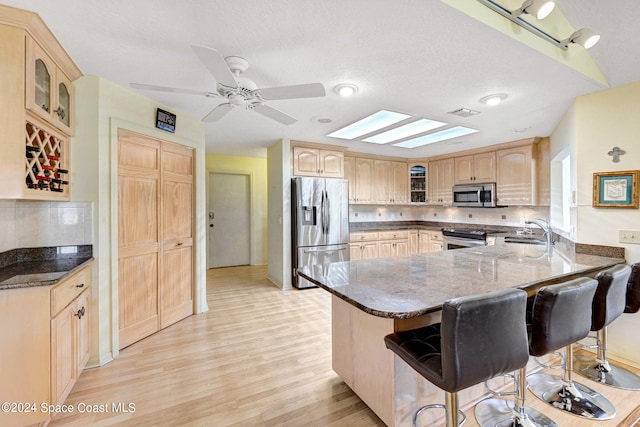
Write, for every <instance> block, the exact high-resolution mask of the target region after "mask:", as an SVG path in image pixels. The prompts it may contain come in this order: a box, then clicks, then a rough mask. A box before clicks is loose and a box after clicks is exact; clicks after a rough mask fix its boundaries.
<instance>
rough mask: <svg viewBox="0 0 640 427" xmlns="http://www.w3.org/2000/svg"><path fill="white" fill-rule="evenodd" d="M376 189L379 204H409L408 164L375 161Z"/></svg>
mask: <svg viewBox="0 0 640 427" xmlns="http://www.w3.org/2000/svg"><path fill="white" fill-rule="evenodd" d="M374 188H375V191H376V202H378V203H407V202H408V199H409V197H408V172H407V164H406V163H404V162H396V161H388V160H375V161H374Z"/></svg>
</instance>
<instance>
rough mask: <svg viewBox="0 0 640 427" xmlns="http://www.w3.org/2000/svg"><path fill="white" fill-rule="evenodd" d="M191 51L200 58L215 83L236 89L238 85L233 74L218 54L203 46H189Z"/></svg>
mask: <svg viewBox="0 0 640 427" xmlns="http://www.w3.org/2000/svg"><path fill="white" fill-rule="evenodd" d="M191 47H192V48H193V50H194V51H195V52H196V55H198V58H200V61H202V63H203V64H204V65H205V67H207V69H208V70H209V71H210V72H211V74H213V77H215V78H216V80H217V82H218V83H220V84H221V85H224V86H227V87H232V88H237V87H238V83H236V79H235V78H234V77H233V73H231V70H230V69H229V66H228V65H227V62H226V61H225V60H224V58H223V57H222V55H220V52H218V51H217V50H215V49H212V48H210V47H204V46H191Z"/></svg>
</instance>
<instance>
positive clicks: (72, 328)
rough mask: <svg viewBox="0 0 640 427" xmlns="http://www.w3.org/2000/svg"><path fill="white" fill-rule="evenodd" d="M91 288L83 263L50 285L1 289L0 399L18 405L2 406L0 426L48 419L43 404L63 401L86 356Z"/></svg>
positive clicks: (29, 423)
mask: <svg viewBox="0 0 640 427" xmlns="http://www.w3.org/2000/svg"><path fill="white" fill-rule="evenodd" d="M90 288H91V264H87V265H85V266H84V267H83V268H82V269H80V270H79V271H77V272H75V273H74V274H73V275H72V276H70V277H68V278H65V279H64V280H62V281H61V282H59V283H57V284H56V285H53V286H36V287H28V288H20V289H5V290H0V323H2V324H3V325H7V327H5V328H1V329H0V342H2V346H0V360H1V361H2V363H1V364H0V378H2V381H0V400H1V401H2V402H15V403H16V404H17V405H22V406H20V407H18V406H16V408H15V409H16V410H15V411H12V410H10V411H7V412H5V411H0V425H1V426H3V427H13V426H16V427H18V426H25V425H32V424H44V423H47V422H48V421H49V420H50V418H51V415H50V414H48V413H47V411H46V410H42V408H43V405H44V408H45V409H46V407H47V406H49V405H61V404H63V403H64V401H65V399H66V398H67V396H68V395H69V392H70V391H71V389H72V388H73V386H74V384H75V383H76V381H77V379H78V377H79V376H80V374H81V372H82V370H83V369H84V367H85V365H86V364H87V361H88V360H89V346H90V326H89V325H90V323H89V316H90V302H91V293H90V292H91V290H90ZM27 338H28V339H27ZM26 402H35V403H34V405H35V407H29V408H26V409H33V410H26V409H25V407H24V404H25V403H26ZM10 409H11V408H10Z"/></svg>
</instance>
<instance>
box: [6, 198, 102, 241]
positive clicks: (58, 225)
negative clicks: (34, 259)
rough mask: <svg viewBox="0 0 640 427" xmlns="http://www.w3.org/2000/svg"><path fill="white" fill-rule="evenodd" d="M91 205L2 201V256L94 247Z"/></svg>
mask: <svg viewBox="0 0 640 427" xmlns="http://www.w3.org/2000/svg"><path fill="white" fill-rule="evenodd" d="M92 212H93V206H92V203H91V202H46V201H25V200H0V252H4V251H8V250H11V249H16V248H34V247H43V246H62V245H90V244H92V228H93V224H92V221H93V220H92V218H93V215H92Z"/></svg>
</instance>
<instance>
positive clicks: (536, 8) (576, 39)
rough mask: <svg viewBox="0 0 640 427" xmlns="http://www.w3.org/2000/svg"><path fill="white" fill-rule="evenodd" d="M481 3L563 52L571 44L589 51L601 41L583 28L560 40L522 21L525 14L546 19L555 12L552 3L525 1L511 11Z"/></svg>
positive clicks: (487, 1) (485, 0) (488, 1)
mask: <svg viewBox="0 0 640 427" xmlns="http://www.w3.org/2000/svg"><path fill="white" fill-rule="evenodd" d="M478 1H479V2H480V3H482V4H483V5H485V6H486V7H488V8H489V9H491V10H493V11H494V12H496V13H498V14H500V15H502V16H504V17H505V18H507V19H508V20H509V21H511V22H513V23H514V24H517V25H519V26H520V27H522V28H524V29H525V30H528V31H530V32H532V33H533V34H535V35H536V36H538V37H540V38H542V39H544V40H546V41H548V42H549V43H551V44H553V45H554V46H557V47H559V48H560V49H562V50H567V49H568V48H569V45H570V44H571V43H576V44H579V45H580V46H582V47H584V48H585V49H589V48H591V47H593V46H594V45H595V44H596V43H598V41H599V40H600V36H599V35H598V34H595V33H594V32H593V31H591V30H590V29H588V28H581V29H579V30H577V31H575V32H574V33H573V34H571V35H570V36H569V37H568V38H566V39H558V38H556V37H554V36H552V35H551V34H549V33H547V32H545V31H543V30H541V29H540V28H538V27H536V26H535V25H533V24H532V23H531V22H529V21H527V20H525V19H522V15H523V14H525V13H528V14H531V15H534V16H536V18H538V19H544V18H546V17H547V16H549V14H550V13H551V11H552V10H553V8H554V6H555V4H554V3H553V2H552V1H544V0H525V1H524V3H522V6H520V7H519V8H518V9H516V10H509V9H507V8H505V7H504V6H502V5H500V4H498V3H496V2H495V1H494V0H478Z"/></svg>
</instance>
